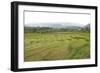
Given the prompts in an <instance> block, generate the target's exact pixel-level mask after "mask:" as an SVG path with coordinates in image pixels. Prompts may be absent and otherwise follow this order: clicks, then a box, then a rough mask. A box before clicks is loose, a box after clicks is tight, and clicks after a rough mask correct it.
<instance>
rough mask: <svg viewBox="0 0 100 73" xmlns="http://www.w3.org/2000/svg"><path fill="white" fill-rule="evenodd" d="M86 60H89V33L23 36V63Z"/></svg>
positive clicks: (30, 34) (26, 34)
mask: <svg viewBox="0 0 100 73" xmlns="http://www.w3.org/2000/svg"><path fill="white" fill-rule="evenodd" d="M86 58H90V35H89V32H53V33H50V32H49V33H25V34H24V61H47V60H69V59H72V60H73V59H86Z"/></svg>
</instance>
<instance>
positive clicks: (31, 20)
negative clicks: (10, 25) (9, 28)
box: [24, 12, 90, 26]
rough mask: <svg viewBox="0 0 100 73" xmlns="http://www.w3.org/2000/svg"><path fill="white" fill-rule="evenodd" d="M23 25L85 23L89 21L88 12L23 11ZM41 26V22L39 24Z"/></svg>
mask: <svg viewBox="0 0 100 73" xmlns="http://www.w3.org/2000/svg"><path fill="white" fill-rule="evenodd" d="M24 14H25V25H30V24H31V25H32V24H33V25H35V24H36V23H67V22H68V23H79V24H82V25H86V24H88V23H90V15H88V14H69V13H46V12H25V13H24ZM39 25H40V26H41V24H39Z"/></svg>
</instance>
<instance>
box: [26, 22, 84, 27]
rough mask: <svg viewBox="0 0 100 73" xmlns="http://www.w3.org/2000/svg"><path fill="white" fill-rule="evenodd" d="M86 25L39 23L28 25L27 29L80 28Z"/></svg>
mask: <svg viewBox="0 0 100 73" xmlns="http://www.w3.org/2000/svg"><path fill="white" fill-rule="evenodd" d="M83 26H84V25H82V24H78V23H37V24H27V25H25V27H50V28H79V27H83Z"/></svg>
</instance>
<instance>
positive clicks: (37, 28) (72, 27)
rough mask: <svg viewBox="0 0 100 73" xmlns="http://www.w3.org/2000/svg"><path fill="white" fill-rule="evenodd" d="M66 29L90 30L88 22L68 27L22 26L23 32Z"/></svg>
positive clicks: (73, 30) (60, 30)
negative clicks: (82, 25) (83, 24)
mask: <svg viewBox="0 0 100 73" xmlns="http://www.w3.org/2000/svg"><path fill="white" fill-rule="evenodd" d="M67 31H72V32H76V31H81V32H90V24H87V25H85V26H84V27H78V26H68V27H64V28H52V27H27V26H24V32H38V33H46V32H67Z"/></svg>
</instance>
